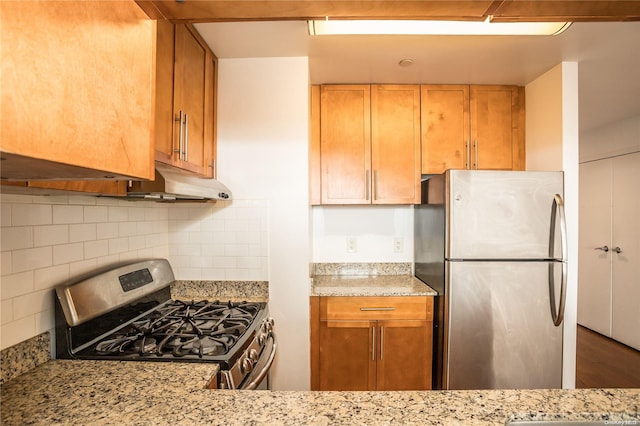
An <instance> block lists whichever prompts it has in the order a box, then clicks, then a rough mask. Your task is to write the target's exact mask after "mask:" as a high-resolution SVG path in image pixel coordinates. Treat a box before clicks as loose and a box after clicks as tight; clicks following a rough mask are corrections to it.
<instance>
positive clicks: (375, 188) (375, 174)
mask: <svg viewBox="0 0 640 426" xmlns="http://www.w3.org/2000/svg"><path fill="white" fill-rule="evenodd" d="M373 199H374V200H377V199H378V171H377V170H374V171H373Z"/></svg>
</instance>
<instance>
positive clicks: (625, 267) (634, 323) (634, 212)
mask: <svg viewBox="0 0 640 426" xmlns="http://www.w3.org/2000/svg"><path fill="white" fill-rule="evenodd" d="M612 161H613V182H612V193H613V197H612V198H613V232H612V238H611V245H612V246H613V251H612V252H611V261H612V283H613V285H612V295H613V300H612V307H613V310H612V313H611V315H612V329H611V337H613V338H614V339H616V340H618V341H620V342H622V343H624V344H626V345H629V346H632V347H634V348H636V349H638V350H640V152H637V153H635V154H629V155H623V156H620V157H615V158H613V160H612ZM618 247H619V248H620V252H619V253H618V250H617V248H618Z"/></svg>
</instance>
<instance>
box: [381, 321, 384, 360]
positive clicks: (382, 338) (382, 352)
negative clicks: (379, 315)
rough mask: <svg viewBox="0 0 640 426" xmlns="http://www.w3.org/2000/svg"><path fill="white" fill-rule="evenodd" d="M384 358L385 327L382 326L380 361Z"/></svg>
mask: <svg viewBox="0 0 640 426" xmlns="http://www.w3.org/2000/svg"><path fill="white" fill-rule="evenodd" d="M383 357H384V326H380V361H382V358H383Z"/></svg>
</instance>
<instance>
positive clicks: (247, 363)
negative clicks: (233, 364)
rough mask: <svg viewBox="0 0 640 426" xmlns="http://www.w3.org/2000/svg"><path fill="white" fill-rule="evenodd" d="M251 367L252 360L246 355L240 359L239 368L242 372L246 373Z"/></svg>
mask: <svg viewBox="0 0 640 426" xmlns="http://www.w3.org/2000/svg"><path fill="white" fill-rule="evenodd" d="M252 369H253V361H251V359H249V358H248V357H247V358H245V359H243V360H242V366H241V370H242V372H243V373H248V372H249V371H251V370H252Z"/></svg>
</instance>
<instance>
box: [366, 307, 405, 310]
mask: <svg viewBox="0 0 640 426" xmlns="http://www.w3.org/2000/svg"><path fill="white" fill-rule="evenodd" d="M360 310H361V311H395V310H396V308H394V307H388V308H360Z"/></svg>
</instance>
